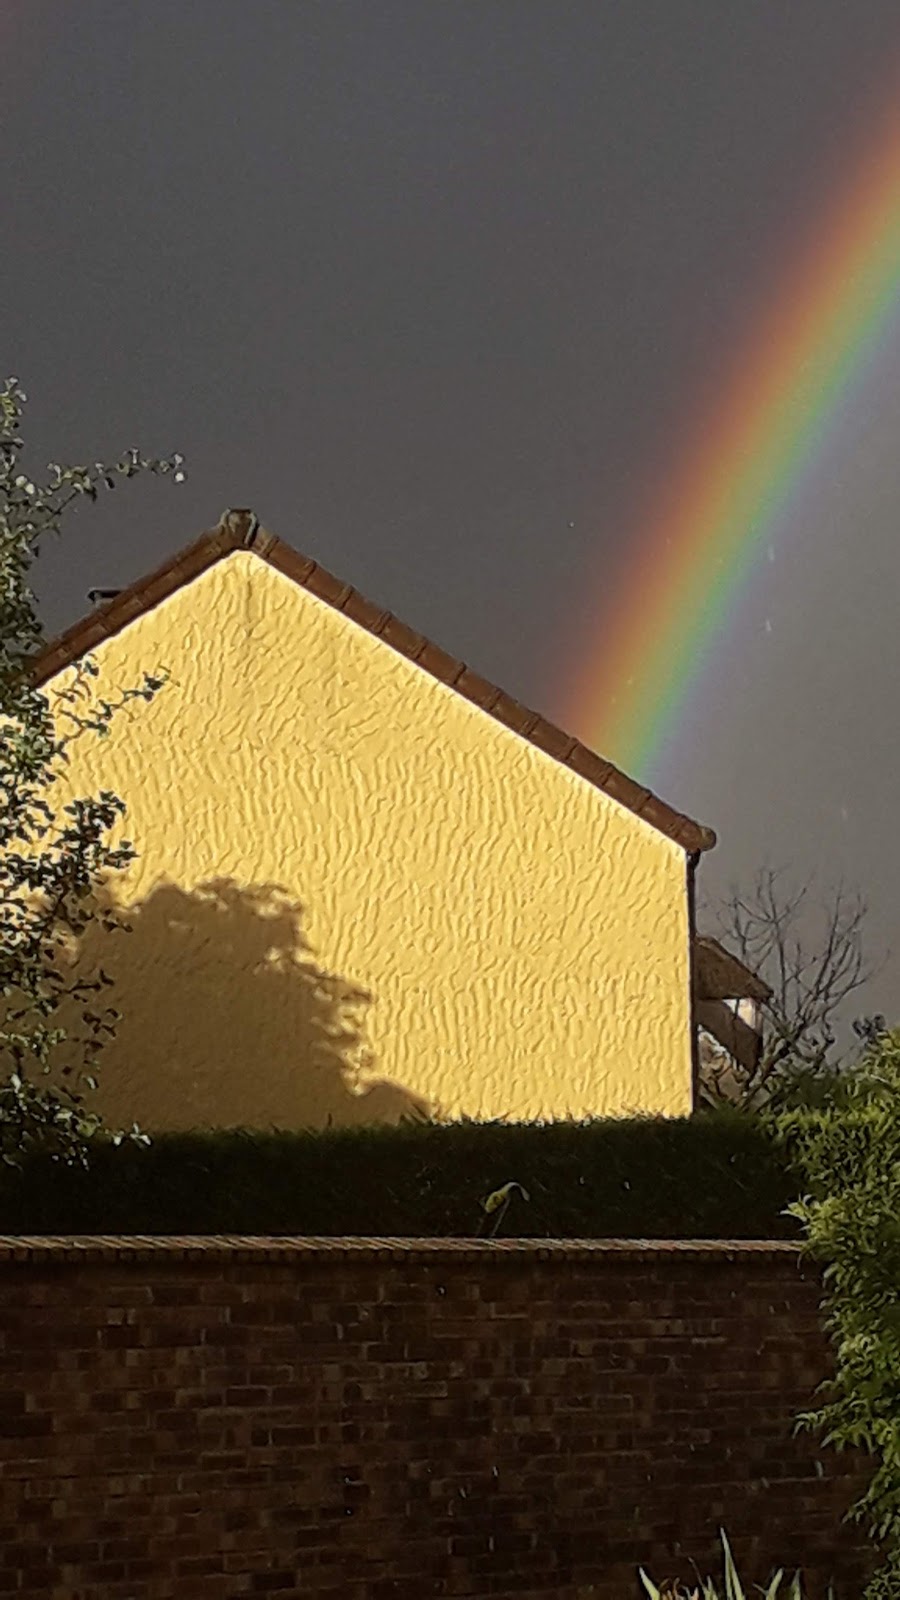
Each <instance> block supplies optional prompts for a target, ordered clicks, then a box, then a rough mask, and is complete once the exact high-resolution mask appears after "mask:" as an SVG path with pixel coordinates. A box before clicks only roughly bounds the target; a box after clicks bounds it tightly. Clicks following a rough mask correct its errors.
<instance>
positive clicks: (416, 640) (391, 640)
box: [344, 608, 427, 661]
mask: <svg viewBox="0 0 900 1600" xmlns="http://www.w3.org/2000/svg"><path fill="white" fill-rule="evenodd" d="M344 609H346V608H344ZM378 637H379V639H383V640H384V642H385V644H389V645H390V647H391V649H392V650H397V651H398V652H399V654H400V655H401V656H408V658H409V660H410V661H415V660H417V658H418V657H419V656H420V655H421V653H422V651H423V650H424V648H425V645H426V642H427V641H426V640H425V639H423V638H422V635H421V634H420V633H416V632H415V629H413V628H408V627H407V625H406V623H405V622H401V621H400V620H399V618H397V617H395V616H392V615H391V613H390V612H388V614H387V618H386V619H385V621H384V622H382V624H381V626H380V627H379V629H378Z"/></svg>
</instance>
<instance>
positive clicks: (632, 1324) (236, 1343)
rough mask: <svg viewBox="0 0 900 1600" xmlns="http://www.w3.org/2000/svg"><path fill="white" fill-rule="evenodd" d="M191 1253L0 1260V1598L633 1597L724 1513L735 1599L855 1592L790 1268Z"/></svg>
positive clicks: (525, 1251) (215, 1246)
mask: <svg viewBox="0 0 900 1600" xmlns="http://www.w3.org/2000/svg"><path fill="white" fill-rule="evenodd" d="M201 1243H202V1244H204V1250H205V1253H204V1252H203V1251H201V1253H200V1254H199V1255H198V1254H194V1253H192V1250H193V1248H194V1247H193V1246H192V1245H191V1242H190V1241H180V1242H179V1243H178V1245H177V1246H171V1247H166V1249H157V1248H155V1247H149V1246H142V1247H138V1246H136V1245H134V1244H132V1245H131V1246H130V1248H129V1251H128V1257H127V1259H126V1258H125V1256H124V1255H123V1256H122V1257H121V1258H120V1257H119V1256H117V1254H116V1247H115V1244H114V1243H111V1244H109V1245H108V1246H107V1245H104V1246H103V1247H102V1250H101V1249H98V1250H97V1251H96V1253H95V1254H94V1255H85V1254H84V1253H82V1254H81V1255H80V1256H75V1255H74V1254H72V1253H68V1254H61V1255H59V1256H57V1257H54V1256H53V1255H52V1252H50V1253H49V1254H48V1255H47V1256H46V1257H45V1258H41V1256H40V1252H33V1253H32V1255H31V1256H30V1257H29V1258H27V1259H22V1258H21V1257H20V1258H18V1259H12V1258H8V1257H4V1256H3V1251H2V1247H0V1595H3V1594H13V1593H15V1594H18V1595H19V1596H20V1600H26V1597H33V1600H40V1596H42V1595H48V1596H49V1595H52V1594H57V1593H65V1594H66V1595H67V1596H69V1597H70V1600H88V1597H90V1596H94V1595H96V1594H97V1593H98V1592H99V1593H103V1594H104V1596H107V1597H108V1600H174V1597H175V1596H177V1597H178V1600H193V1597H194V1596H196V1597H198V1600H199V1597H203V1600H214V1597H216V1600H218V1597H221V1600H230V1597H232V1596H241V1595H248V1594H249V1595H253V1594H261V1595H264V1594H267V1593H271V1594H279V1593H284V1594H297V1593H302V1594H303V1595H304V1597H309V1600H327V1597H329V1596H334V1597H335V1600H336V1597H337V1596H338V1595H340V1596H341V1597H342V1600H387V1597H388V1596H394V1597H397V1600H413V1597H415V1600H422V1597H423V1596H427V1595H430V1594H443V1595H451V1594H454V1593H455V1594H458V1595H460V1596H461V1597H462V1596H468V1597H472V1596H473V1595H487V1594H491V1595H493V1596H495V1597H500V1600H502V1597H503V1596H507V1597H508V1600H512V1597H513V1596H522V1597H523V1600H551V1597H552V1600H584V1597H585V1596H586V1595H587V1594H591V1596H592V1600H618V1597H619V1596H620V1595H622V1594H631V1593H633V1592H634V1584H635V1571H636V1568H637V1566H638V1565H643V1566H644V1567H645V1569H646V1570H647V1571H648V1572H650V1573H651V1575H652V1576H653V1577H655V1578H656V1579H657V1581H659V1579H661V1578H662V1577H663V1576H665V1575H667V1574H675V1573H676V1570H677V1571H678V1572H679V1574H680V1576H681V1577H682V1579H684V1580H689V1579H690V1578H692V1577H693V1568H692V1567H691V1565H690V1558H691V1557H693V1559H694V1560H695V1561H696V1563H697V1566H698V1567H699V1568H700V1570H701V1572H713V1571H719V1570H720V1569H721V1549H720V1547H719V1546H718V1544H717V1534H716V1529H717V1528H718V1526H719V1523H720V1522H721V1523H722V1524H723V1525H724V1526H725V1527H726V1529H727V1531H728V1533H729V1538H730V1539H731V1541H732V1544H733V1547H734V1549H735V1554H736V1559H737V1562H738V1567H739V1571H740V1572H741V1574H742V1576H743V1575H744V1574H745V1573H746V1574H747V1582H749V1583H750V1585H751V1586H752V1584H753V1583H754V1582H762V1581H764V1580H768V1578H769V1576H770V1574H771V1571H772V1570H773V1569H774V1568H775V1567H776V1566H778V1565H783V1566H784V1567H785V1568H786V1569H787V1570H789V1571H791V1570H793V1569H794V1567H796V1566H802V1567H803V1569H804V1574H805V1576H806V1578H807V1581H808V1585H809V1588H808V1592H809V1593H810V1595H816V1594H818V1593H820V1592H822V1593H824V1590H825V1581H826V1579H827V1578H828V1576H829V1575H830V1574H833V1575H834V1579H835V1584H836V1587H837V1591H838V1592H839V1593H853V1592H859V1589H860V1587H861V1586H862V1582H863V1581H864V1580H865V1578H866V1577H867V1576H868V1574H869V1571H870V1566H869V1565H867V1561H868V1560H870V1559H871V1558H870V1557H868V1554H867V1551H868V1546H867V1544H866V1542H865V1540H864V1539H863V1537H862V1532H861V1530H860V1529H859V1528H856V1527H853V1526H852V1525H848V1524H844V1523H842V1520H841V1519H842V1517H843V1514H844V1512H845V1510H846V1509H847V1507H848V1506H849V1505H850V1503H851V1501H852V1500H853V1499H854V1498H855V1497H856V1496H857V1495H858V1494H859V1493H860V1492H861V1490H862V1489H863V1488H864V1487H865V1484H866V1483H867V1482H868V1480H869V1477H870V1476H871V1470H872V1466H871V1463H870V1462H869V1461H868V1460H867V1459H866V1458H860V1457H858V1456H857V1457H853V1455H852V1453H851V1452H846V1453H845V1454H843V1455H835V1454H834V1453H833V1452H829V1451H823V1456H822V1459H823V1464H824V1471H823V1474H822V1476H821V1477H820V1476H819V1475H818V1474H817V1472H816V1470H815V1463H816V1460H817V1445H818V1440H817V1438H815V1437H813V1436H810V1435H801V1436H794V1435H793V1434H792V1423H793V1418H794V1416H795V1414H796V1412H797V1411H798V1410H800V1409H802V1408H804V1407H807V1408H809V1407H812V1406H813V1405H814V1404H815V1403H816V1402H815V1400H814V1398H813V1392H814V1390H815V1387H816V1385H817V1384H818V1383H819V1382H820V1381H821V1379H822V1378H824V1377H825V1376H827V1374H828V1371H829V1363H828V1355H829V1343H828V1340H827V1338H826V1337H825V1335H824V1333H823V1331H822V1329H821V1326H820V1323H819V1313H818V1302H819V1299H820V1298H821V1292H822V1288H821V1283H820V1281H818V1280H817V1277H816V1274H815V1271H814V1269H812V1268H811V1267H807V1266H806V1265H805V1264H804V1267H803V1270H802V1271H798V1262H797V1258H796V1254H795V1253H793V1252H787V1253H781V1254H779V1253H778V1252H777V1250H775V1249H771V1248H769V1247H766V1246H761V1247H752V1248H747V1249H745V1250H744V1252H743V1254H742V1253H741V1252H737V1253H735V1252H733V1251H732V1252H730V1253H729V1252H723V1253H722V1255H721V1257H719V1258H715V1257H714V1258H713V1259H711V1258H710V1256H709V1255H707V1256H706V1257H702V1256H700V1255H694V1256H692V1255H691V1254H690V1252H684V1251H683V1250H682V1251H679V1250H676V1249H672V1250H669V1251H668V1253H667V1251H666V1247H665V1246H664V1245H663V1246H661V1247H659V1248H658V1249H656V1250H655V1251H650V1252H649V1253H648V1252H646V1251H643V1252H642V1250H641V1249H640V1248H639V1247H637V1246H635V1247H634V1249H630V1250H629V1249H625V1250H621V1251H619V1252H618V1253H610V1252H606V1253H604V1250H603V1247H602V1246H598V1247H597V1248H596V1250H594V1251H593V1253H591V1251H588V1252H585V1251H584V1250H583V1249H582V1250H579V1248H578V1247H573V1248H572V1250H571V1251H567V1250H565V1249H563V1250H560V1251H559V1253H557V1254H554V1253H553V1251H550V1252H546V1251H545V1253H544V1256H543V1257H542V1258H541V1257H539V1255H538V1249H539V1248H540V1247H539V1246H538V1245H536V1246H534V1247H533V1248H532V1247H529V1246H527V1245H523V1246H522V1247H521V1248H519V1247H516V1248H513V1249H510V1247H509V1246H505V1247H503V1253H502V1254H500V1255H498V1257H496V1258H494V1257H492V1256H484V1255H482V1256H472V1255H471V1254H467V1253H466V1252H465V1251H461V1252H459V1253H457V1254H454V1253H453V1252H452V1250H448V1251H447V1252H445V1253H444V1254H443V1255H441V1254H440V1253H439V1252H440V1249H441V1247H440V1246H439V1245H435V1246H429V1247H428V1249H430V1250H431V1254H430V1255H429V1254H428V1250H426V1249H424V1248H423V1249H422V1250H421V1251H420V1253H419V1254H418V1255H417V1254H416V1247H415V1245H414V1244H413V1243H410V1244H409V1245H408V1246H407V1245H405V1244H399V1245H398V1246H397V1247H394V1246H392V1247H391V1253H390V1254H386V1253H385V1252H383V1251H381V1252H379V1251H376V1250H375V1249H374V1248H373V1249H368V1248H360V1247H358V1246H354V1247H353V1248H352V1249H348V1248H347V1246H346V1244H345V1243H344V1242H343V1241H335V1242H334V1244H333V1246H330V1247H325V1248H324V1249H322V1250H318V1252H312V1251H309V1250H303V1249H301V1250H298V1251H295V1253H294V1254H293V1255H291V1253H290V1247H288V1248H287V1249H286V1250H285V1251H284V1253H283V1254H282V1255H275V1256H273V1255H272V1254H271V1249H272V1248H273V1247H274V1246H275V1245H276V1243H277V1244H278V1248H279V1249H283V1248H284V1242H283V1241H279V1242H276V1241H268V1242H265V1243H264V1244H263V1245H261V1246H260V1247H259V1249H258V1250H257V1249H256V1248H255V1247H253V1246H251V1247H247V1246H246V1245H244V1246H241V1247H240V1249H238V1248H237V1247H235V1249H234V1250H233V1251H232V1253H231V1254H229V1252H228V1248H227V1247H225V1246H223V1245H222V1243H221V1241H219V1242H214V1241H207V1242H201ZM207 1245H208V1246H209V1249H208V1250H207V1249H206V1246H207ZM556 1248H557V1247H554V1249H556ZM176 1249H177V1250H178V1251H179V1253H178V1254H175V1253H174V1252H175V1250H176ZM267 1251H268V1252H269V1254H266V1252H267ZM435 1252H438V1253H435ZM770 1307H774V1308H775V1310H774V1312H773V1311H772V1310H770ZM339 1326H340V1328H341V1329H342V1334H343V1336H342V1337H341V1338H338V1333H337V1330H338V1327H339ZM17 1428H18V1429H19V1430H20V1431H18V1432H17V1431H16V1429H17ZM673 1480H674V1481H673ZM676 1530H677V1537H678V1538H679V1539H680V1541H681V1545H682V1550H681V1553H680V1555H676V1552H675V1550H674V1548H673V1546H674V1542H675V1537H676ZM750 1557H752V1559H748V1558H750Z"/></svg>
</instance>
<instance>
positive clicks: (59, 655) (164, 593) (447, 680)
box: [31, 510, 716, 855]
mask: <svg viewBox="0 0 900 1600" xmlns="http://www.w3.org/2000/svg"><path fill="white" fill-rule="evenodd" d="M239 550H248V551H251V552H252V553H253V554H254V555H256V556H258V557H259V558H260V559H261V560H263V561H265V562H267V564H268V565H269V566H271V567H273V568H274V569H275V570H276V571H277V572H280V573H282V574H283V575H284V576H285V577H286V578H289V579H291V580H292V581H293V582H294V583H296V584H298V585H299V586H300V587H301V588H303V589H305V590H306V591H307V592H308V593H309V594H312V595H314V596H315V597H316V598H317V599H319V600H322V601H324V602H325V603H326V604H327V605H329V606H332V607H333V608H334V609H335V610H336V611H340V612H342V613H343V614H344V615H345V616H346V617H347V618H348V619H349V620H350V621H352V622H355V623H356V624H357V625H358V626H359V627H362V628H365V629H366V631H367V632H368V633H370V634H373V635H374V636H375V637H376V638H379V639H381V640H383V642H384V643H385V644H386V645H388V646H389V647H390V648H391V649H392V650H396V651H397V652H398V654H400V655H402V656H405V657H406V659H407V660H408V661H412V662H414V663H415V664H416V666H418V667H419V668H420V669H421V670H422V671H423V672H427V673H428V674H429V675H430V676H431V677H433V678H436V679H437V681H438V682H439V683H442V684H443V685H444V686H445V687H446V688H449V689H453V690H454V692H455V693H457V694H460V695H462V696H463V697H464V698H465V699H467V700H469V701H470V702H471V703H472V704H473V705H476V706H478V707H479V708H480V709H481V710H482V711H485V712H486V713H487V714H488V715H489V716H491V717H493V718H494V719H495V721H497V722H500V723H502V725H503V726H504V727H505V728H508V729H510V730H511V731H512V732H513V733H515V734H517V735H519V737H521V738H523V739H527V740H528V742H529V743H530V744H533V745H535V746H536V747H537V748H538V749H539V750H543V751H544V753H545V754H546V755H549V756H551V757H552V758H553V759H554V760H555V761H558V762H559V763H560V764H561V765H562V766H565V767H567V768H568V769H569V770H570V771H571V772H574V773H576V774H577V775H578V777H580V778H584V779H585V780H586V781H587V782H588V783H590V784H592V785H593V786H594V787H595V788H597V789H600V790H601V791H602V792H603V793H604V794H606V795H608V796H609V798H610V799H612V800H614V801H616V802H617V803H618V804H619V805H621V806H623V807H624V808H625V809H626V810H628V811H631V812H633V813H634V815H635V816H638V817H640V818H641V819H642V820H643V821H644V822H647V823H649V824H650V826H651V827H653V828H655V829H656V831H657V832H658V833H662V834H664V835H665V836H666V837H667V838H669V839H672V840H673V841H674V842H675V843H676V844H678V845H680V846H681V847H682V849H684V850H685V851H686V852H688V853H689V854H691V855H693V854H696V853H698V852H700V851H705V850H711V849H712V848H713V846H714V845H715V843H716V835H715V833H714V831H713V829H712V828H708V827H705V826H704V825H703V824H702V823H699V822H695V821H693V820H692V819H691V818H690V817H686V816H684V815H683V814H682V813H681V812H679V811H675V810H674V809H673V808H672V807H671V806H669V805H667V804H666V803H665V801H664V800H661V799H660V798H659V797H658V796H657V795H655V794H653V793H652V792H651V790H649V789H646V788H644V787H643V786H642V785H641V784H639V783H636V782H635V781H634V779H633V778H629V777H628V776H627V775H626V774H625V773H624V772H621V771H620V770H619V769H618V767H614V766H613V765H612V763H611V762H609V761H605V760H603V758H602V757H601V756H599V755H597V754H596V753H595V751H593V750H591V749H589V748H588V746H587V745H584V744H582V743H581V741H580V740H578V739H576V738H575V737H574V736H573V735H572V734H568V733H566V732H564V730H563V729H562V728H558V727H557V726H556V725H555V724H554V723H552V722H549V721H548V720H547V718H546V717H543V716H541V715H540V713H539V712H537V711H532V710H530V709H529V708H528V707H527V706H524V705H521V704H520V703H519V701H517V700H514V699H513V698H512V697H511V696H510V695H508V694H506V693H504V691H503V690H502V689H500V688H498V687H497V686H496V685H495V684H492V683H489V682H488V680H487V679H486V678H482V677H481V676H480V675H479V674H478V673H476V672H473V671H472V670H471V669H470V668H469V667H467V666H466V664H465V662H462V661H459V660H457V659H456V658H455V657H454V656H451V655H449V654H448V653H447V651H445V650H442V649H440V647H439V646H437V645H434V644H432V643H431V641H430V640H428V639H426V638H425V637H424V635H422V634H420V633H416V632H415V630H414V629H413V628H410V627H408V626H407V624H406V623H403V622H401V621H400V620H399V619H398V618H397V617H395V616H394V615H393V614H392V613H391V612H390V611H388V610H386V609H385V608H383V607H381V606H378V605H375V604H373V602H371V601H369V600H366V599H365V597H364V596H363V595H361V594H359V593H358V592H357V591H356V590H355V589H354V588H353V587H352V586H351V585H350V584H349V583H344V582H342V581H341V579H339V578H336V577H334V576H333V574H332V573H330V572H328V571H326V569H325V568H324V567H321V566H320V565H319V564H318V562H316V561H314V560H313V559H312V558H311V557H310V556H303V555H301V554H300V553H299V552H298V551H297V550H295V549H294V548H293V546H291V545H289V544H286V543H285V542H284V541H283V540H282V539H278V538H276V537H275V535H274V534H271V533H268V532H266V531H265V529H263V528H262V527H261V526H260V523H259V519H258V518H257V517H256V516H255V514H254V513H253V512H252V511H249V510H235V511H226V512H225V513H224V514H223V516H222V518H221V520H220V521H219V523H218V525H217V526H216V527H215V528H212V529H210V530H209V532H207V533H204V534H201V536H200V537H199V539H196V540H195V541H194V543H193V544H190V545H188V546H187V547H186V548H185V549H184V550H181V551H179V552H178V554H177V555H175V556H172V557H170V558H169V560H168V561H165V562H163V564H162V565H161V566H159V567H157V568H155V570H154V571H153V572H151V573H149V574H148V575H147V576H146V577H144V578H139V579H138V580H137V581H136V582H135V583H132V584H130V585H129V586H128V587H127V588H125V589H122V590H120V591H119V592H118V593H117V594H116V595H115V596H113V597H112V598H111V599H109V600H107V601H106V602H105V603H104V604H101V605H98V606H96V607H95V608H94V610H92V611H91V613H90V614H89V615H88V616H86V617H84V618H82V619H81V621H80V622H76V623H74V624H73V625H72V627H70V628H67V629H66V631H65V632H64V633H62V634H60V635H59V637H58V638H57V639H55V640H53V641H52V642H51V643H49V644H47V645H46V646H45V647H44V648H43V649H42V650H41V651H40V652H39V653H38V654H37V655H36V656H35V657H34V660H33V662H32V666H31V681H32V683H33V684H34V686H35V687H36V688H40V687H41V686H42V685H43V684H46V683H47V682H48V681H49V680H50V679H51V678H53V677H55V676H56V675H57V674H58V673H60V672H62V671H64V670H65V669H66V668H67V667H69V666H72V665H74V663H75V662H77V661H78V660H80V659H81V658H82V657H83V656H85V655H87V654H89V653H90V652H91V651H92V650H94V649H95V648H96V647H97V646H98V645H99V644H102V642H103V641H104V640H105V639H109V638H113V637H114V636H115V635H116V634H117V633H119V632H120V631H121V630H122V629H123V628H124V627H127V625H128V624H129V623H131V622H134V621H136V620H137V618H139V617H141V616H143V615H144V614H145V613H146V612H148V611H151V610H152V609H153V607H154V606H157V605H159V604H160V603H161V601H163V600H166V599H168V598H169V596H170V595H172V594H174V593H176V591H177V590H179V589H181V588H184V587H185V586H186V585H187V584H189V583H192V582H193V580H194V579H195V578H198V577H199V576H200V574H201V573H203V572H205V571H206V570H207V569H208V568H209V567H211V566H213V565H214V564H215V563H216V562H218V561H221V560H222V559H223V558H224V557H226V556H229V555H233V554H234V553H235V552H236V551H239Z"/></svg>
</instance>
